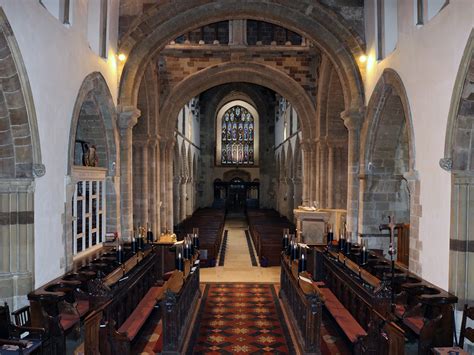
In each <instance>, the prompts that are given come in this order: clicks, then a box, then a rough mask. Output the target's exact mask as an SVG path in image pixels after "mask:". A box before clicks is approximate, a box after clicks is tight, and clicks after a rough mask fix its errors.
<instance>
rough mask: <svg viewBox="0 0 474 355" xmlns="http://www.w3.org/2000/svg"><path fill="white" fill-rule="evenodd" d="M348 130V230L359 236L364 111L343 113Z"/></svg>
mask: <svg viewBox="0 0 474 355" xmlns="http://www.w3.org/2000/svg"><path fill="white" fill-rule="evenodd" d="M341 117H342V119H343V120H344V125H345V126H346V128H347V130H348V144H347V147H348V152H347V230H348V231H349V232H352V233H353V234H356V235H358V225H357V218H358V214H359V138H360V126H361V123H362V119H363V112H362V110H357V109H353V110H352V109H351V110H347V111H344V112H342V113H341Z"/></svg>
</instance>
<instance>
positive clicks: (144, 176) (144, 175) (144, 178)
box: [140, 142, 149, 226]
mask: <svg viewBox="0 0 474 355" xmlns="http://www.w3.org/2000/svg"><path fill="white" fill-rule="evenodd" d="M140 148H141V151H142V154H141V155H142V164H141V166H142V171H141V172H140V173H141V184H142V188H141V200H142V204H141V207H142V213H141V217H140V218H141V221H140V223H141V225H142V226H146V223H147V222H149V221H148V198H149V191H148V163H149V162H148V142H145V144H143V145H142V146H141V147H140Z"/></svg>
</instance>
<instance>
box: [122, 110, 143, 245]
mask: <svg viewBox="0 0 474 355" xmlns="http://www.w3.org/2000/svg"><path fill="white" fill-rule="evenodd" d="M140 114H141V112H140V110H138V109H135V108H132V109H131V110H127V111H123V112H120V113H119V115H118V127H119V129H120V175H121V177H120V190H121V193H120V204H121V217H122V237H123V238H129V237H130V234H131V232H132V229H133V200H132V198H133V186H132V152H133V148H132V129H133V126H135V125H136V124H137V120H138V117H140Z"/></svg>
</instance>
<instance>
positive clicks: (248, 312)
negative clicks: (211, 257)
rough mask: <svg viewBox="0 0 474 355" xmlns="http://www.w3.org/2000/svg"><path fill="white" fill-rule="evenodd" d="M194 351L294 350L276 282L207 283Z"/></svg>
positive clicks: (276, 352) (209, 352) (254, 352)
mask: <svg viewBox="0 0 474 355" xmlns="http://www.w3.org/2000/svg"><path fill="white" fill-rule="evenodd" d="M202 302H203V303H202V308H201V314H200V319H199V318H198V324H197V325H196V331H197V334H195V335H196V336H197V340H196V341H195V345H194V349H193V350H192V351H190V353H193V354H249V353H252V354H264V353H271V354H290V353H294V348H293V344H292V342H291V338H290V335H289V333H288V330H287V329H286V324H285V323H284V322H283V323H282V322H280V319H283V316H282V313H281V309H280V306H279V303H278V298H277V295H276V291H275V288H274V286H273V285H270V284H266V285H259V284H257V285H255V284H209V285H207V286H206V289H205V292H204V295H203V300H202Z"/></svg>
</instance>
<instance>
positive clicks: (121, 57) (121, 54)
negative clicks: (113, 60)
mask: <svg viewBox="0 0 474 355" xmlns="http://www.w3.org/2000/svg"><path fill="white" fill-rule="evenodd" d="M117 58H118V60H119V61H121V62H125V61H126V60H127V56H126V55H125V54H123V53H119V55H118V56H117Z"/></svg>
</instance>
